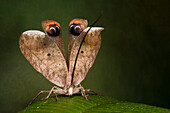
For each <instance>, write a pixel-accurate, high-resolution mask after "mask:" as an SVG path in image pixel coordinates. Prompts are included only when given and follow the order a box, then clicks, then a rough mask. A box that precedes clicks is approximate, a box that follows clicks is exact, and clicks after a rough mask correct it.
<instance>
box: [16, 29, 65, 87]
mask: <svg viewBox="0 0 170 113" xmlns="http://www.w3.org/2000/svg"><path fill="white" fill-rule="evenodd" d="M19 43H20V49H21V52H22V53H23V54H24V56H25V57H26V59H27V60H28V61H29V62H30V64H31V65H32V66H33V67H34V68H35V69H36V70H37V71H38V72H40V73H42V74H43V75H44V77H46V78H47V79H48V80H49V81H50V82H52V83H54V84H56V85H58V86H60V87H64V85H65V83H66V81H65V80H66V76H67V74H68V70H67V65H66V61H65V58H64V55H63V54H62V51H61V50H60V48H59V47H58V45H57V42H56V39H55V38H50V37H48V36H47V35H46V34H45V33H43V32H41V31H37V30H29V31H26V32H24V33H22V35H21V36H20V41H19Z"/></svg>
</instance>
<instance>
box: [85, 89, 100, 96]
mask: <svg viewBox="0 0 170 113" xmlns="http://www.w3.org/2000/svg"><path fill="white" fill-rule="evenodd" d="M85 91H87V92H92V93H94V94H96V95H98V93H96V92H95V91H93V90H91V89H85Z"/></svg>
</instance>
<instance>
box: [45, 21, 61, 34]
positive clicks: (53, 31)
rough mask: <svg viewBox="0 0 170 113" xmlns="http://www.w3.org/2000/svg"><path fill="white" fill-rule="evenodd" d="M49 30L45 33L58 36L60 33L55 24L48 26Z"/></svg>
mask: <svg viewBox="0 0 170 113" xmlns="http://www.w3.org/2000/svg"><path fill="white" fill-rule="evenodd" d="M49 31H50V32H47V34H48V35H49V36H58V35H59V34H60V28H59V26H57V25H56V24H54V25H50V26H49Z"/></svg>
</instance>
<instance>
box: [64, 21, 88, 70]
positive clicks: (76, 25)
mask: <svg viewBox="0 0 170 113" xmlns="http://www.w3.org/2000/svg"><path fill="white" fill-rule="evenodd" d="M87 25H88V22H87V20H85V19H73V20H72V21H70V23H69V36H68V50H67V64H68V68H69V61H70V53H71V49H72V46H73V44H74V41H75V40H76V39H77V37H78V36H79V34H80V33H81V32H82V31H83V30H84V29H85V28H87Z"/></svg>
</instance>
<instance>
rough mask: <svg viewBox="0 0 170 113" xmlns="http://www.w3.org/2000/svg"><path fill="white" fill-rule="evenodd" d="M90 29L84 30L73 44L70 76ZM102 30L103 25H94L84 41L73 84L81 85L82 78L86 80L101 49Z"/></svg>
mask: <svg viewBox="0 0 170 113" xmlns="http://www.w3.org/2000/svg"><path fill="white" fill-rule="evenodd" d="M88 29H89V27H88V28H86V29H85V30H83V31H82V33H81V34H80V35H79V36H78V37H77V39H76V40H75V42H74V44H73V47H72V49H71V53H70V64H69V67H70V68H69V76H71V75H72V73H73V67H74V63H75V58H76V55H77V51H78V49H79V46H80V43H81V41H82V39H83V37H84V36H85V34H86V32H87V31H88ZM102 30H104V28H102V27H92V28H91V30H90V31H89V32H88V34H87V36H86V38H85V40H84V42H83V45H82V47H81V49H80V53H79V56H78V59H77V64H76V68H75V72H74V78H73V84H74V85H75V86H77V85H79V84H80V83H81V82H82V80H84V78H85V77H86V74H87V72H88V70H89V69H90V68H91V66H92V65H93V63H94V61H95V59H96V56H97V53H98V51H99V49H100V44H101V31H102Z"/></svg>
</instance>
